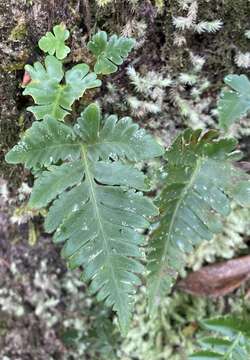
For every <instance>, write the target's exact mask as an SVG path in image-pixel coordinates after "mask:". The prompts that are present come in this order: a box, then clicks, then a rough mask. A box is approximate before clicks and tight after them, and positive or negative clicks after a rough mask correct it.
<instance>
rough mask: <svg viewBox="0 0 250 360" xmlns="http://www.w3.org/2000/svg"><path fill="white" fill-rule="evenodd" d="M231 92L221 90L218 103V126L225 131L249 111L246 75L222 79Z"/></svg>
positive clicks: (248, 88)
mask: <svg viewBox="0 0 250 360" xmlns="http://www.w3.org/2000/svg"><path fill="white" fill-rule="evenodd" d="M224 81H225V83H226V84H227V85H228V86H229V87H230V88H231V90H223V91H222V93H221V96H220V99H219V102H218V110H219V125H220V127H221V128H222V129H224V130H227V129H228V128H229V127H230V125H232V124H233V122H234V121H235V120H237V119H239V118H240V117H242V116H244V115H246V113H247V112H248V111H249V110H250V81H249V79H248V78H247V76H246V75H228V76H226V77H225V79H224Z"/></svg>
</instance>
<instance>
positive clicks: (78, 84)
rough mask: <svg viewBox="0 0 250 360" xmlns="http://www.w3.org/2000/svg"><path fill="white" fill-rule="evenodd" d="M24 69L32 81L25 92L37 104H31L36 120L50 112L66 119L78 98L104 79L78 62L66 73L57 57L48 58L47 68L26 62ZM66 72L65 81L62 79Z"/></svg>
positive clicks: (30, 109) (99, 84)
mask: <svg viewBox="0 0 250 360" xmlns="http://www.w3.org/2000/svg"><path fill="white" fill-rule="evenodd" d="M25 70H26V71H27V72H28V73H29V75H30V77H31V82H30V83H29V84H28V85H27V86H26V87H25V90H24V92H23V94H24V95H31V96H32V97H33V99H34V102H35V104H36V105H35V106H30V107H28V110H29V111H31V112H32V113H33V114H34V115H35V118H36V119H37V120H41V119H44V117H45V116H47V115H50V116H52V117H53V118H54V119H57V120H61V121H63V120H64V118H65V116H66V115H68V114H69V112H70V110H71V106H72V104H73V103H74V101H75V100H77V99H79V98H80V97H82V95H83V94H84V93H85V91H86V90H87V89H92V88H95V87H98V86H101V81H100V80H98V79H97V76H96V74H95V73H93V72H89V66H88V65H86V64H78V65H75V66H74V67H73V68H72V69H70V70H68V71H66V73H65V74H64V71H63V66H62V62H61V61H60V60H58V59H57V58H56V57H55V56H52V55H48V56H46V58H45V67H44V66H43V65H42V64H41V63H40V62H36V63H35V64H34V66H31V65H26V66H25ZM64 75H65V84H62V83H61V82H62V80H63V79H64Z"/></svg>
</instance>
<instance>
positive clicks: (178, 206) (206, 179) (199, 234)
mask: <svg viewBox="0 0 250 360" xmlns="http://www.w3.org/2000/svg"><path fill="white" fill-rule="evenodd" d="M235 145H236V143H235V141H234V140H233V139H218V133H217V132H216V131H208V132H207V133H205V134H203V135H202V134H201V130H196V131H192V130H186V131H185V132H184V133H183V134H181V135H180V136H179V137H177V139H176V140H175V142H174V143H173V145H172V146H171V148H170V149H169V150H168V151H167V153H166V159H167V161H168V163H167V165H166V168H165V173H166V185H165V187H164V188H163V190H162V191H161V194H160V197H159V199H158V205H159V207H160V222H159V225H158V227H157V228H156V230H155V231H154V232H153V233H152V236H151V239H150V243H149V246H150V248H151V252H150V254H149V265H148V270H149V280H148V285H149V299H150V306H151V308H152V309H153V308H155V307H156V306H157V303H158V301H160V298H161V297H162V296H164V295H165V294H166V293H167V292H168V291H169V290H170V289H171V286H172V284H173V282H174V280H175V278H176V276H177V274H178V272H179V271H180V270H181V269H183V267H184V266H185V264H184V256H183V254H185V253H189V252H191V251H192V250H193V247H194V246H195V245H197V244H200V243H201V242H202V241H203V239H207V240H210V239H211V238H212V237H213V234H214V233H216V232H219V231H220V230H221V229H222V218H223V217H225V216H227V215H229V213H230V200H231V199H232V198H234V199H235V200H236V201H240V203H242V199H243V198H245V199H246V202H245V204H247V203H248V205H249V202H250V181H249V177H248V175H246V174H245V173H243V172H241V171H240V170H238V169H237V170H236V169H235V168H234V167H233V165H232V160H231V157H232V156H233V154H234V149H235Z"/></svg>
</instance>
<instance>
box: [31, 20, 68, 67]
mask: <svg viewBox="0 0 250 360" xmlns="http://www.w3.org/2000/svg"><path fill="white" fill-rule="evenodd" d="M53 31H54V34H53V33H52V32H47V33H46V35H45V36H43V37H42V38H41V39H40V40H39V42H38V45H39V47H40V49H41V50H43V51H44V52H46V53H48V54H49V55H54V54H55V55H56V57H57V58H58V59H60V60H62V59H64V58H65V57H66V56H67V55H68V53H69V52H70V48H69V47H68V46H66V45H65V43H64V42H65V41H66V40H67V39H68V37H69V31H68V30H67V29H66V28H65V25H64V24H60V25H56V26H54V27H53Z"/></svg>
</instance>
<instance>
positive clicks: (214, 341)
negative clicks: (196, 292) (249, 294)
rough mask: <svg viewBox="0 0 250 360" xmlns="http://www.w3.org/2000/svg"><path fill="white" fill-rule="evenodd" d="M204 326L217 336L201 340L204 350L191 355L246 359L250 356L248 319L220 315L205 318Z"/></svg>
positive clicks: (199, 359) (203, 359)
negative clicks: (213, 317)
mask: <svg viewBox="0 0 250 360" xmlns="http://www.w3.org/2000/svg"><path fill="white" fill-rule="evenodd" d="M202 326H203V327H204V329H206V330H210V331H213V332H215V333H217V336H216V337H215V336H211V337H205V338H202V339H200V340H199V344H200V346H201V348H202V349H203V350H201V351H199V352H196V353H194V354H193V355H191V356H189V359H190V360H192V359H196V360H209V359H211V360H212V359H213V360H217V359H218V360H246V359H249V357H250V327H249V322H248V321H246V320H241V319H237V318H235V317H220V318H216V319H210V320H205V321H203V322H202Z"/></svg>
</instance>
